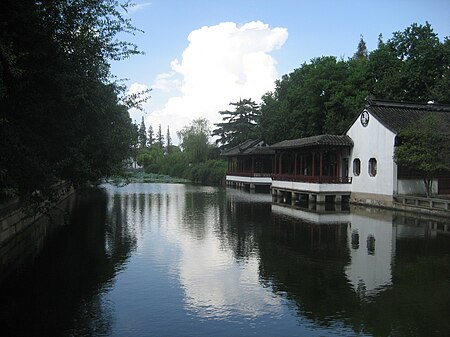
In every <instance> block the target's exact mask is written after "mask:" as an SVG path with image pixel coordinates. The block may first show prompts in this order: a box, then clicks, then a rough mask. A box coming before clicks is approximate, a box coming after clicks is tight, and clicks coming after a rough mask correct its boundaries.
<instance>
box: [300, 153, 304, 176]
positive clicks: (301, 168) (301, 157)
mask: <svg viewBox="0 0 450 337" xmlns="http://www.w3.org/2000/svg"><path fill="white" fill-rule="evenodd" d="M300 175H301V176H302V175H303V156H300Z"/></svg>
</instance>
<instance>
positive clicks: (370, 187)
mask: <svg viewBox="0 0 450 337" xmlns="http://www.w3.org/2000/svg"><path fill="white" fill-rule="evenodd" d="M360 117H361V116H358V119H357V120H356V121H355V122H354V123H353V125H352V126H351V127H350V129H349V130H348V131H347V135H348V136H350V137H351V138H352V139H353V143H354V146H353V149H352V153H351V155H350V160H349V166H350V167H349V175H350V176H351V177H352V184H351V186H352V187H351V189H352V200H353V201H361V202H365V203H378V204H389V203H390V202H392V195H393V193H394V192H396V189H397V178H396V177H397V167H396V164H395V163H394V160H393V156H394V140H395V133H393V132H392V131H390V130H389V129H387V128H386V127H385V126H384V125H383V124H381V123H380V122H379V121H378V120H377V119H376V118H375V117H374V115H372V114H371V113H370V112H369V123H368V125H367V126H366V127H364V126H363V125H362V124H361V118H360ZM355 158H359V159H360V161H361V173H360V175H359V176H355V175H354V174H353V160H354V159H355ZM370 158H375V159H376V161H377V174H376V176H374V177H371V176H370V175H369V160H370Z"/></svg>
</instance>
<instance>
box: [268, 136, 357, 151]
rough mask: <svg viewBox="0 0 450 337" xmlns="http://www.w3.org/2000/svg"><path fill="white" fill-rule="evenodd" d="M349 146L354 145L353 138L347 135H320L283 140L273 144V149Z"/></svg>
mask: <svg viewBox="0 0 450 337" xmlns="http://www.w3.org/2000/svg"><path fill="white" fill-rule="evenodd" d="M323 145H325V146H348V147H353V140H352V139H351V138H350V137H349V136H347V135H319V136H311V137H306V138H298V139H290V140H283V141H281V142H279V143H276V144H274V145H271V146H270V147H271V148H272V149H287V148H300V147H311V146H323Z"/></svg>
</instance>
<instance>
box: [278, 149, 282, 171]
mask: <svg viewBox="0 0 450 337" xmlns="http://www.w3.org/2000/svg"><path fill="white" fill-rule="evenodd" d="M282 161H283V154H282V153H280V159H279V160H278V174H281V173H282V170H281V166H282Z"/></svg>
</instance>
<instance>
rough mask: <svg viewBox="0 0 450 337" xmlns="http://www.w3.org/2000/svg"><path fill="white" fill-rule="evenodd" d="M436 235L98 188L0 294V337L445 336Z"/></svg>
mask: <svg viewBox="0 0 450 337" xmlns="http://www.w3.org/2000/svg"><path fill="white" fill-rule="evenodd" d="M444 225H446V224H445V223H435V222H430V221H418V220H417V219H408V218H403V217H401V216H399V215H395V214H393V213H392V212H388V211H380V210H375V209H364V208H353V207H352V209H351V211H350V212H343V213H334V214H316V213H311V212H306V211H302V210H299V209H293V208H289V207H286V206H281V205H275V204H272V203H271V197H270V195H264V194H249V193H247V192H242V191H237V190H233V189H223V188H215V187H200V186H190V185H178V184H130V185H127V186H125V187H115V186H111V185H105V186H103V188H102V189H100V190H94V191H90V192H89V193H85V194H83V195H81V196H80V197H79V198H78V200H77V203H76V207H75V210H74V213H73V215H72V217H71V221H70V223H69V224H68V225H65V226H60V227H59V228H58V231H57V233H56V234H55V235H54V236H53V237H52V240H51V241H50V242H49V244H47V246H46V247H45V248H44V250H43V251H42V253H41V254H40V255H39V257H38V258H37V259H36V261H35V262H34V263H33V264H32V265H31V266H29V267H28V268H25V270H24V271H23V272H22V273H21V274H20V275H19V276H14V277H11V279H10V280H8V281H7V282H5V283H4V284H3V286H2V290H1V292H0V295H1V302H0V310H1V311H0V314H1V317H0V324H1V328H0V329H1V330H0V335H2V336H16V335H17V336H449V335H450V319H449V317H450V235H449V233H448V232H446V228H445V227H444ZM1 331H3V332H6V333H3V332H1Z"/></svg>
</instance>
